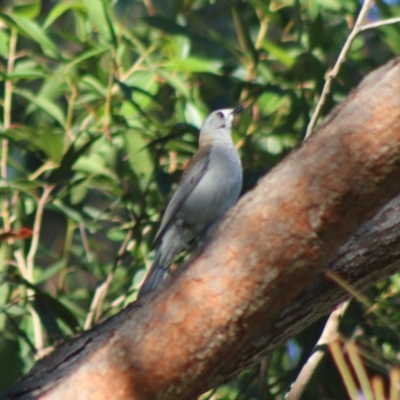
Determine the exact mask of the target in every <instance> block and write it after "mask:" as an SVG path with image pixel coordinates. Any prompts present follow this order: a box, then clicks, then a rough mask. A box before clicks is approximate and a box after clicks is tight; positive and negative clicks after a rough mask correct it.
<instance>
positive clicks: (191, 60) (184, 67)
mask: <svg viewBox="0 0 400 400" xmlns="http://www.w3.org/2000/svg"><path fill="white" fill-rule="evenodd" d="M164 67H165V68H167V69H169V70H172V71H180V72H184V73H189V74H190V73H193V72H210V73H215V71H218V70H219V69H220V68H221V67H222V64H221V62H219V61H212V60H205V59H201V58H197V57H188V58H185V59H180V58H171V59H169V60H168V62H167V63H165V64H164Z"/></svg>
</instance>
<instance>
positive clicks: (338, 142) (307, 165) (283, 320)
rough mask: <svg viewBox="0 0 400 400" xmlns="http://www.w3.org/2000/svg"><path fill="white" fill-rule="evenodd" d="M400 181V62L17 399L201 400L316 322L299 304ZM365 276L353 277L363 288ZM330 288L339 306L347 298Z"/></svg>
mask: <svg viewBox="0 0 400 400" xmlns="http://www.w3.org/2000/svg"><path fill="white" fill-rule="evenodd" d="M399 176H400V60H396V61H394V62H392V63H390V64H388V65H386V66H385V67H382V68H380V69H379V70H377V71H375V72H374V73H372V74H370V75H369V76H368V77H367V78H366V79H365V80H364V81H363V82H362V83H361V85H360V86H359V88H358V89H357V90H356V91H354V92H353V93H352V94H351V95H350V96H349V98H348V99H347V100H346V101H345V102H344V103H343V104H342V105H341V106H339V107H338V108H337V109H336V110H335V111H334V112H333V113H332V114H331V116H330V118H329V119H328V120H327V121H326V122H325V123H324V125H323V126H321V127H320V128H319V129H318V131H317V132H316V133H315V134H314V135H313V136H312V137H311V138H310V139H308V140H307V141H306V142H305V143H304V144H303V145H302V146H301V147H300V148H298V149H297V150H296V151H294V152H293V153H291V154H290V155H289V156H288V157H287V158H286V159H285V160H284V162H282V163H281V164H280V165H279V166H278V167H277V168H275V169H274V170H273V171H272V172H271V173H270V174H268V176H267V177H265V178H264V179H262V180H261V182H260V183H259V184H258V185H257V187H256V188H255V189H254V190H253V191H252V192H250V193H248V194H247V195H246V196H244V197H243V198H242V199H241V200H240V201H239V204H238V205H237V206H236V207H235V208H234V209H232V210H231V212H230V213H229V216H228V218H226V219H225V220H224V222H223V223H222V225H221V226H220V227H219V228H218V230H217V231H216V232H215V234H214V235H213V237H212V238H211V240H210V242H209V244H208V246H207V247H206V248H205V249H204V250H203V251H202V252H201V253H200V254H199V255H198V256H197V257H196V258H195V259H194V260H193V261H192V262H191V264H190V268H185V269H184V270H183V271H181V272H180V273H179V274H178V276H177V277H176V279H173V280H171V281H170V282H168V283H167V284H165V285H164V286H163V288H161V290H160V291H158V292H156V293H154V294H153V295H150V296H149V297H147V298H144V299H143V301H141V302H140V303H138V304H133V305H132V306H131V307H129V308H128V309H126V310H124V312H123V313H121V314H120V315H118V316H117V317H115V318H113V319H112V320H110V321H107V322H106V323H105V324H103V325H102V326H100V327H97V328H96V329H95V330H94V331H92V332H89V333H87V334H85V335H84V336H82V337H81V338H80V339H79V340H78V341H77V342H76V343H74V342H73V343H71V344H69V345H67V346H65V347H64V348H63V349H61V350H59V351H58V352H57V354H56V355H55V356H53V358H52V359H50V360H46V361H45V363H44V364H43V366H42V367H41V366H40V365H39V366H38V368H37V372H33V373H32V375H31V376H30V377H27V379H25V387H24V382H21V383H20V384H19V386H18V385H17V386H16V387H15V391H14V395H15V396H14V397H10V398H21V399H22V398H24V397H23V396H24V395H23V394H22V393H21V392H20V395H19V396H18V390H21V391H22V390H27V391H28V390H30V394H33V395H34V397H36V398H40V399H59V398H63V399H65V400H68V399H73V400H75V399H79V398H82V399H97V400H98V399H110V398H113V399H116V400H119V399H120V400H122V399H193V398H195V397H196V396H197V395H199V394H200V393H202V392H203V391H205V390H207V389H208V388H210V387H212V386H213V385H214V384H216V383H218V382H220V381H221V380H223V379H226V377H229V376H230V375H231V374H232V373H234V372H236V371H237V370H240V369H241V368H243V366H245V365H247V364H249V363H251V362H252V360H253V359H254V358H256V357H257V356H258V355H259V354H260V353H261V352H262V351H266V350H270V349H271V348H272V347H273V346H272V345H271V343H275V345H276V341H275V342H274V337H277V336H279V330H280V333H281V337H284V336H285V334H283V333H282V330H283V329H287V330H288V331H289V332H290V333H294V332H295V331H296V329H297V330H298V329H300V328H301V324H300V325H299V324H298V322H299V321H300V320H302V321H303V325H302V327H304V326H305V325H304V321H309V322H310V319H308V318H307V315H304V314H301V310H297V311H296V307H295V306H293V304H292V302H293V301H296V302H301V301H302V296H303V297H304V296H306V297H307V296H309V293H310V292H307V291H309V290H313V289H312V287H313V285H312V283H311V284H310V282H313V280H314V278H316V277H317V275H318V274H320V272H321V270H322V269H323V268H324V267H326V266H327V265H328V264H329V262H330V261H332V258H333V257H334V256H335V255H336V254H337V250H338V248H339V246H340V245H341V244H342V243H343V242H344V241H345V240H348V239H349V237H350V235H351V234H352V233H353V232H354V231H355V229H356V228H357V227H358V226H359V225H360V224H361V223H362V222H364V221H367V220H368V219H369V218H371V217H372V215H374V213H376V212H377V211H378V209H380V208H381V207H382V206H383V205H384V204H385V203H387V202H388V201H389V200H390V199H391V198H393V197H394V196H395V195H396V194H397V193H399V192H400V179H398V178H399ZM359 269H360V268H359ZM360 271H361V272H360V275H357V274H356V273H355V274H354V275H352V276H353V277H355V276H359V278H358V279H359V280H357V278H356V279H355V281H354V284H357V282H360V285H359V287H363V284H362V283H365V282H366V278H365V277H366V276H367V275H368V272H366V271H365V269H364V270H363V268H361V269H360ZM363 271H364V275H362V274H363ZM388 271H389V270H387V272H388ZM375 273H376V271H375ZM350 275H351V274H350ZM380 277H383V274H382V273H381V274H380ZM323 284H327V285H328V286H327V288H335V286H334V285H332V284H329V283H326V281H324V280H323V278H321V285H323ZM307 285H310V286H309V287H308V288H307V289H306V290H305V287H306V286H307ZM304 290H305V291H304ZM314 290H316V291H317V292H318V287H316V288H314ZM334 290H335V292H334V293H337V294H338V295H337V296H336V297H335V299H334V301H336V303H337V301H340V300H341V298H343V297H344V293H343V292H342V291H338V290H337V288H335V289H334ZM302 291H303V292H302ZM300 292H302V293H300ZM307 293H308V294H307ZM332 293H333V292H332ZM320 295H321V296H322V295H323V294H321V293H320ZM296 296H298V297H296ZM331 300H332V299H329V298H328V299H325V301H326V303H323V305H324V307H325V308H324V312H326V311H329V308H330V307H332V306H333V305H334V304H336V303H334V301H331ZM309 301H311V303H309V305H310V306H311V305H312V304H313V303H312V298H311V299H310V298H309ZM314 306H315V307H317V308H318V306H316V305H314ZM322 308H323V307H322ZM322 308H321V309H322ZM293 309H294V310H295V311H294V313H291V312H292V311H291V310H293ZM296 312H298V314H299V317H296V316H297V314H296ZM285 315H286V316H287V315H289V316H290V318H287V317H286V316H285ZM291 327H293V330H291V329H290V328H291ZM274 335H275V336H274ZM51 360H53V361H51ZM49 370H50V371H51V374H53V375H52V379H51V380H48V381H47V385H46V386H47V388H46V389H44V388H43V384H39V381H40V378H41V377H42V378H43V376H44V375H45V374H46V372H48V371H49ZM35 374H36V379H35ZM35 381H36V382H37V383H36V384H37V391H36V393H33V392H32V387H34V384H35ZM45 382H46V381H45ZM28 387H30V389H28ZM10 396H11V395H10ZM26 398H32V397H26Z"/></svg>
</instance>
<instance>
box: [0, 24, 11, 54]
mask: <svg viewBox="0 0 400 400" xmlns="http://www.w3.org/2000/svg"><path fill="white" fill-rule="evenodd" d="M8 44H9V37H8V35H7V33H6V32H5V31H4V30H2V29H0V55H1V56H3V57H4V58H6V57H8V52H9V47H8Z"/></svg>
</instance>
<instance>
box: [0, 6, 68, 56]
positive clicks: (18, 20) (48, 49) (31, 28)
mask: <svg viewBox="0 0 400 400" xmlns="http://www.w3.org/2000/svg"><path fill="white" fill-rule="evenodd" d="M0 18H1V19H3V20H5V21H6V22H8V21H10V20H11V21H12V22H14V23H15V24H16V25H17V27H18V28H19V31H20V32H21V33H23V34H24V35H26V36H28V37H29V38H30V39H32V40H34V41H35V42H37V43H38V44H39V45H40V46H41V48H42V49H43V52H44V53H45V54H47V55H49V56H50V57H53V58H56V59H61V58H62V56H61V53H60V52H59V50H58V47H57V46H56V45H55V44H54V43H53V41H52V40H51V39H50V38H49V37H48V36H47V35H46V34H45V33H44V31H43V30H42V28H41V27H40V26H39V25H38V24H37V23H36V22H35V21H31V20H29V19H27V18H24V17H21V16H18V15H15V14H6V13H4V12H1V11H0Z"/></svg>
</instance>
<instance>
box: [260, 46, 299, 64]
mask: <svg viewBox="0 0 400 400" xmlns="http://www.w3.org/2000/svg"><path fill="white" fill-rule="evenodd" d="M261 46H262V48H263V49H264V50H265V51H266V52H267V53H268V55H269V56H270V57H271V58H272V59H275V60H278V61H280V62H281V63H282V64H283V65H284V66H285V67H287V68H290V67H291V66H292V65H293V64H294V62H295V61H296V59H295V58H294V57H291V56H290V55H289V53H288V51H287V50H284V49H282V48H281V47H280V46H278V45H277V44H275V43H272V42H270V41H268V40H264V41H263V42H262V44H261Z"/></svg>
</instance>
